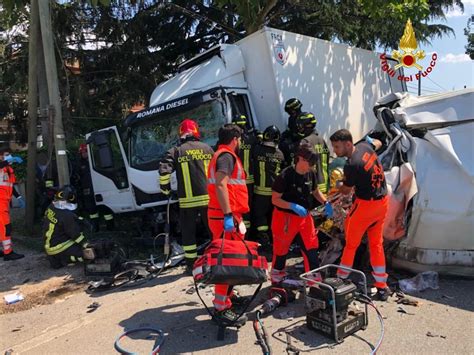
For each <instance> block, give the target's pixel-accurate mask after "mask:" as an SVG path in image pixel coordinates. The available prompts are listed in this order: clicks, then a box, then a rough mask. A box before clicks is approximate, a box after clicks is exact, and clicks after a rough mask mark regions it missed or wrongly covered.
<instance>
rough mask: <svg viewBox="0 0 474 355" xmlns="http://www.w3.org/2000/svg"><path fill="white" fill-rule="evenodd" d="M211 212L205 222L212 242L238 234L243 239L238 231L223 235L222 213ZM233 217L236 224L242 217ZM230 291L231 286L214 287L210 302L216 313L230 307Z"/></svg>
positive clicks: (217, 285) (236, 215) (231, 237)
mask: <svg viewBox="0 0 474 355" xmlns="http://www.w3.org/2000/svg"><path fill="white" fill-rule="evenodd" d="M213 212H214V211H213V210H212V209H209V210H208V216H207V220H208V222H209V230H210V231H211V234H212V239H213V240H214V239H220V238H222V235H223V234H224V238H226V239H234V238H233V235H234V234H238V235H239V236H240V238H241V239H243V238H245V235H243V234H241V233H240V232H239V231H238V230H236V231H235V232H232V233H227V232H225V233H224V217H223V216H222V212H221V211H218V212H217V211H216V212H217V213H213ZM233 216H234V219H235V220H236V221H237V222H238V223H240V222H241V221H242V215H239V214H234V215H233ZM238 223H237V224H238ZM237 238H238V237H237V236H236V237H235V239H237ZM232 289H233V287H232V286H230V285H226V284H216V285H215V287H214V299H213V300H212V303H213V304H214V308H215V309H216V311H223V310H225V309H228V308H231V307H232V301H231V300H230V296H231V295H232Z"/></svg>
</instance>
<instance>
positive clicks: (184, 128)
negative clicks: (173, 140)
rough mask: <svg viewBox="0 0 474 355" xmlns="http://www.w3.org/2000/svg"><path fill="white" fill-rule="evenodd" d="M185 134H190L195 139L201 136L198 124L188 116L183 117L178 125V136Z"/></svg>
mask: <svg viewBox="0 0 474 355" xmlns="http://www.w3.org/2000/svg"><path fill="white" fill-rule="evenodd" d="M187 135H192V136H193V137H194V138H197V139H199V138H200V137H201V135H200V133H199V126H198V124H197V123H196V122H195V121H193V120H192V119H190V118H186V119H184V120H183V122H181V124H180V125H179V136H180V137H183V136H187Z"/></svg>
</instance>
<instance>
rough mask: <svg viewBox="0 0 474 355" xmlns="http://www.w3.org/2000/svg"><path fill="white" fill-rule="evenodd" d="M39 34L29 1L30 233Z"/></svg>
mask: <svg viewBox="0 0 474 355" xmlns="http://www.w3.org/2000/svg"><path fill="white" fill-rule="evenodd" d="M39 34H40V27H39V15H38V2H37V1H36V0H31V10H30V41H29V43H28V164H27V167H26V227H27V229H28V231H29V232H30V233H31V232H32V227H33V223H34V218H35V190H36V189H35V177H36V140H37V133H36V121H37V115H38V76H37V68H38V61H37V54H38V48H37V46H38V38H39Z"/></svg>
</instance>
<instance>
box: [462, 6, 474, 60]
mask: <svg viewBox="0 0 474 355" xmlns="http://www.w3.org/2000/svg"><path fill="white" fill-rule="evenodd" d="M472 26H474V15H471V17H470V18H469V20H468V21H467V27H466V28H465V29H464V34H465V35H466V37H467V45H466V54H467V55H469V57H470V58H471V60H474V28H472Z"/></svg>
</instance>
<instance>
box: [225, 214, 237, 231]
mask: <svg viewBox="0 0 474 355" xmlns="http://www.w3.org/2000/svg"><path fill="white" fill-rule="evenodd" d="M224 231H226V232H234V231H235V225H234V217H233V216H224Z"/></svg>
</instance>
